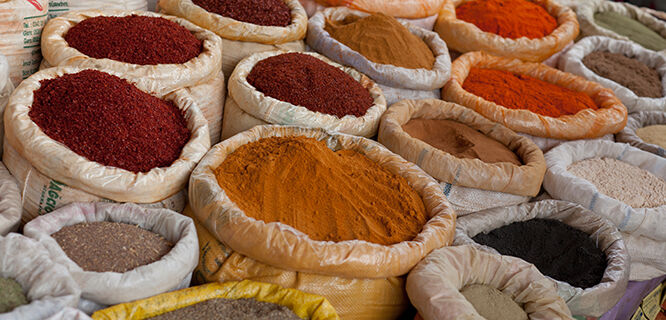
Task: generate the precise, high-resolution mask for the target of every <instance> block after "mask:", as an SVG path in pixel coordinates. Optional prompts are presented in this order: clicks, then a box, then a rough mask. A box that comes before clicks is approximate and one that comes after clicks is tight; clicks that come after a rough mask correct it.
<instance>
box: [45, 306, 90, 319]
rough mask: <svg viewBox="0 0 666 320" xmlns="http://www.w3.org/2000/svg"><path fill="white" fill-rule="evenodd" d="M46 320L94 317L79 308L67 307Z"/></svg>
mask: <svg viewBox="0 0 666 320" xmlns="http://www.w3.org/2000/svg"><path fill="white" fill-rule="evenodd" d="M46 320H92V318H91V317H89V316H88V315H87V314H85V313H84V312H83V311H81V310H79V309H74V308H70V307H67V308H65V309H62V310H60V312H58V313H56V314H54V315H53V316H50V317H48V318H47V319H46Z"/></svg>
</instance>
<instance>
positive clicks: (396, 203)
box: [215, 137, 427, 245]
mask: <svg viewBox="0 0 666 320" xmlns="http://www.w3.org/2000/svg"><path fill="white" fill-rule="evenodd" d="M215 175H216V177H217V181H218V183H219V184H220V186H221V187H222V189H224V191H225V192H226V194H227V195H228V196H229V198H230V199H231V201H233V202H234V203H235V204H236V205H238V207H239V208H240V209H241V210H243V211H244V212H245V214H246V215H247V216H249V217H252V218H254V219H257V220H262V221H265V222H281V223H284V224H287V225H289V226H292V227H294V228H295V229H297V230H300V231H302V232H303V233H305V234H307V235H308V236H309V237H310V238H311V239H313V240H319V241H345V240H354V239H358V240H365V241H368V242H373V243H378V244H383V245H391V244H395V243H398V242H402V241H409V240H412V239H413V238H414V237H415V236H416V235H417V234H418V233H419V232H421V229H422V228H423V225H424V224H425V223H426V220H427V215H426V211H425V206H424V204H423V201H422V200H421V197H420V196H419V195H418V194H417V193H416V191H414V189H412V188H411V187H410V186H409V185H408V183H407V181H406V180H405V179H404V178H402V177H400V176H398V175H395V174H393V173H391V172H389V171H388V170H386V169H384V168H382V167H381V166H380V165H378V164H377V163H375V162H373V161H372V160H370V159H368V158H367V157H366V156H364V155H362V154H360V153H358V152H356V151H353V150H339V151H333V150H331V149H329V148H328V147H327V146H326V144H325V143H324V142H322V141H317V140H316V139H313V138H305V137H288V138H284V137H271V138H264V139H261V140H258V141H256V142H252V143H248V144H246V145H243V146H241V147H239V148H238V149H237V150H236V151H234V152H233V153H232V154H231V155H229V156H228V157H227V158H226V159H225V160H224V162H223V163H222V164H221V165H220V166H219V167H218V168H217V169H216V170H215Z"/></svg>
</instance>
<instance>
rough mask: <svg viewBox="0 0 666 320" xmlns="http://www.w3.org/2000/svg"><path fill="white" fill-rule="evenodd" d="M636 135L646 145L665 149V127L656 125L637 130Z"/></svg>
mask: <svg viewBox="0 0 666 320" xmlns="http://www.w3.org/2000/svg"><path fill="white" fill-rule="evenodd" d="M636 135H637V136H638V137H639V138H641V139H642V140H643V141H645V142H647V143H651V144H656V145H658V146H660V147H662V148H664V149H666V125H663V124H658V125H654V126H647V127H643V128H639V129H638V130H636Z"/></svg>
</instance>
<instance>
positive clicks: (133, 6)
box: [49, 0, 148, 19]
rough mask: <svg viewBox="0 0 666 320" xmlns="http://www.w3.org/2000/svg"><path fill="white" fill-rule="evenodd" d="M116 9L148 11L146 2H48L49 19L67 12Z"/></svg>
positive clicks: (50, 0) (54, 0) (121, 0)
mask: <svg viewBox="0 0 666 320" xmlns="http://www.w3.org/2000/svg"><path fill="white" fill-rule="evenodd" d="M95 9H100V10H101V9H104V10H108V9H118V10H138V11H146V10H148V1H146V0H49V19H53V18H55V17H57V16H60V15H62V14H65V13H67V12H69V11H79V10H95Z"/></svg>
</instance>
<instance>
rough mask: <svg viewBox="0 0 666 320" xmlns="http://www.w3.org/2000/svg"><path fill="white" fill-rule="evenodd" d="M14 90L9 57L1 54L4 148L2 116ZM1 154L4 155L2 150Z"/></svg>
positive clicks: (0, 129) (0, 107)
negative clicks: (10, 75) (10, 76)
mask: <svg viewBox="0 0 666 320" xmlns="http://www.w3.org/2000/svg"><path fill="white" fill-rule="evenodd" d="M13 91H14V85H13V84H12V80H11V79H10V78H9V63H8V62H7V58H5V56H3V55H2V54H0V149H2V140H3V136H4V135H5V127H4V125H3V121H2V116H3V115H4V113H5V107H6V106H7V102H8V101H9V96H10V95H11V94H12V92H13ZM0 156H2V151H0Z"/></svg>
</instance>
